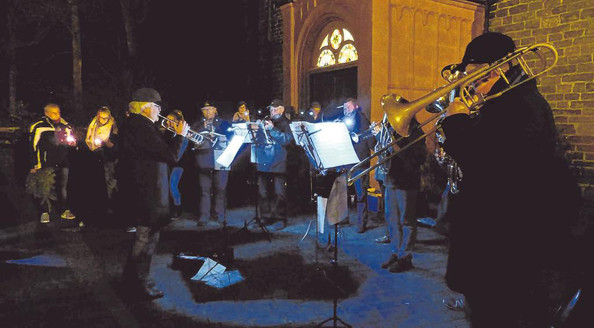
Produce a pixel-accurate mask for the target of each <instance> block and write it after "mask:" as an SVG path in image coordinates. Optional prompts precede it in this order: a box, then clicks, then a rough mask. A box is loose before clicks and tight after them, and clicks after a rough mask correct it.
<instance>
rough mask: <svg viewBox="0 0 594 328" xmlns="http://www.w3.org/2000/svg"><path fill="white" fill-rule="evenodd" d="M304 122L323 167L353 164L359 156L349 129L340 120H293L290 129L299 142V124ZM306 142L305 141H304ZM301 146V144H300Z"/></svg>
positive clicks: (300, 136) (357, 160) (300, 135)
mask: <svg viewBox="0 0 594 328" xmlns="http://www.w3.org/2000/svg"><path fill="white" fill-rule="evenodd" d="M302 124H304V125H305V127H306V129H307V131H308V132H309V136H310V138H311V140H312V142H313V144H314V148H315V149H316V151H317V154H318V156H319V157H320V161H321V162H322V165H323V167H324V168H325V169H329V168H333V167H338V166H344V165H349V164H355V163H358V162H359V157H357V153H355V148H353V144H352V143H351V137H350V135H349V131H348V129H347V127H346V125H344V123H342V122H323V123H309V122H293V123H291V131H292V132H293V137H295V140H296V141H297V142H298V144H299V140H302V139H303V138H305V136H303V133H302V130H301V125H302ZM304 142H306V141H304ZM301 146H302V145H301Z"/></svg>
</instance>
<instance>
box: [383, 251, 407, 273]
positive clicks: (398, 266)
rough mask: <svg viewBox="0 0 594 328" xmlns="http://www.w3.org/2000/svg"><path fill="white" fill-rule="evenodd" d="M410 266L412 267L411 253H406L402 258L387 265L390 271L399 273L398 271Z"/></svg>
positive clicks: (405, 269)
mask: <svg viewBox="0 0 594 328" xmlns="http://www.w3.org/2000/svg"><path fill="white" fill-rule="evenodd" d="M412 268H413V265H412V255H411V254H408V255H406V256H404V257H403V258H401V259H398V261H396V262H394V263H392V265H390V266H389V267H388V271H390V272H392V273H399V272H404V271H408V270H410V269H412Z"/></svg>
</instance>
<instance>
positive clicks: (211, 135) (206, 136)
mask: <svg viewBox="0 0 594 328" xmlns="http://www.w3.org/2000/svg"><path fill="white" fill-rule="evenodd" d="M159 117H160V118H161V127H163V128H164V129H166V130H168V131H171V132H173V133H175V134H177V132H175V128H174V127H173V126H174V125H177V124H179V123H178V122H176V121H174V120H172V119H170V118H167V117H165V116H163V115H160V114H159ZM220 136H222V134H219V133H216V132H210V131H203V132H196V131H193V130H191V129H188V134H186V138H187V139H188V140H190V141H191V142H193V143H194V144H196V146H202V144H204V143H205V142H206V141H208V142H211V144H212V145H214V144H216V142H217V141H218V138H219V137H220Z"/></svg>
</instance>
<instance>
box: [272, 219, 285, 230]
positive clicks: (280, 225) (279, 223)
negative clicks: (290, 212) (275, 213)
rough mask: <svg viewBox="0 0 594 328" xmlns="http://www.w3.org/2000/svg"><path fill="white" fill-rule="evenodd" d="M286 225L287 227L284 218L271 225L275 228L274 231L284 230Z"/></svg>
mask: <svg viewBox="0 0 594 328" xmlns="http://www.w3.org/2000/svg"><path fill="white" fill-rule="evenodd" d="M286 227H287V221H284V220H281V221H277V222H275V223H273V224H272V225H271V226H270V228H271V230H274V231H279V230H283V229H284V228H286Z"/></svg>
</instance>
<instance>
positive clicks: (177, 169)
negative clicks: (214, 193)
mask: <svg viewBox="0 0 594 328" xmlns="http://www.w3.org/2000/svg"><path fill="white" fill-rule="evenodd" d="M167 119H169V121H165V123H164V124H165V127H167V128H165V127H161V128H160V129H161V130H162V132H163V133H167V132H166V131H167V130H169V129H173V130H175V126H176V125H177V124H179V123H180V122H181V121H185V120H184V114H183V113H182V111H181V110H179V109H174V110H173V111H171V113H169V114H168V115H167ZM183 152H184V155H182V158H181V159H180V160H179V161H178V162H176V163H175V164H173V165H171V166H170V168H169V193H170V194H171V198H172V199H173V209H172V219H178V218H179V217H180V216H181V215H182V203H181V192H180V190H179V182H180V180H181V177H182V174H183V173H184V163H183V162H184V158H187V155H186V153H185V151H183Z"/></svg>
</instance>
